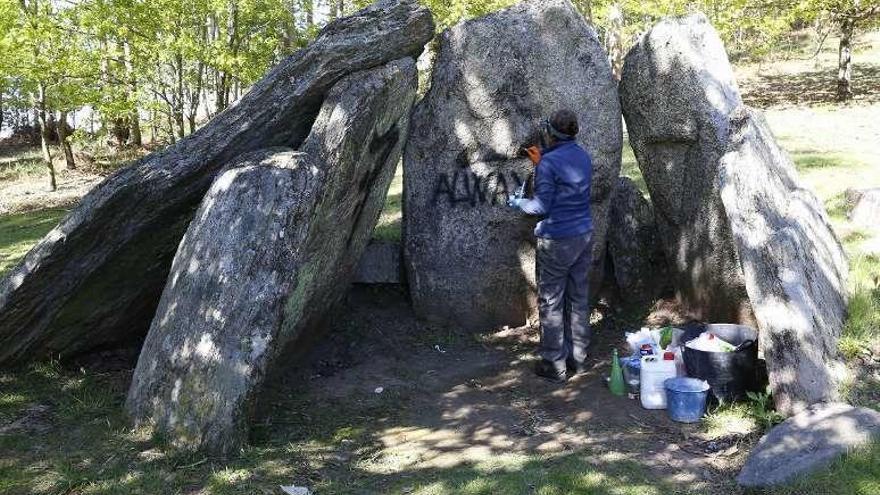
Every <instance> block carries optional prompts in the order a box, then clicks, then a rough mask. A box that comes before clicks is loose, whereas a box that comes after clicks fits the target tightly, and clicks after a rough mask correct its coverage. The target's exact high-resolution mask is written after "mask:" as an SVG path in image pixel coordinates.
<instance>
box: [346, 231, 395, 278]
mask: <svg viewBox="0 0 880 495" xmlns="http://www.w3.org/2000/svg"><path fill="white" fill-rule="evenodd" d="M402 263H403V260H402V259H401V256H400V243H399V242H391V241H376V240H374V241H370V243H369V244H367V248H366V249H365V250H364V254H363V256H361V260H360V262H359V263H358V267H357V272H356V273H355V277H354V282H355V283H357V284H366V285H375V284H399V283H400V282H401V273H402V272H403V265H402Z"/></svg>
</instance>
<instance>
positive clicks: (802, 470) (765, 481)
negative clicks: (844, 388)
mask: <svg viewBox="0 0 880 495" xmlns="http://www.w3.org/2000/svg"><path fill="white" fill-rule="evenodd" d="M878 438H880V413H878V412H877V411H874V410H872V409H867V408H864V407H858V408H857V407H853V406H850V405H849V404H841V403H825V404H816V405H814V406H812V407H810V408H809V409H807V410H805V411H803V412H801V413H799V414H797V415H795V416H792V417H790V418H788V419H787V420H785V421H784V422H782V423H781V424H779V425H777V426H775V427H773V429H771V430H770V431H769V432H768V433H767V434H766V435H764V436H763V437H762V438H761V440H760V441H758V444H757V445H756V446H755V448H754V449H752V452H751V453H750V454H749V457H748V459H747V460H746V464H745V466H743V468H742V470H741V471H740V473H739V476H737V478H736V481H737V483H739V484H740V485H741V486H744V487H748V488H763V487H770V486H776V485H781V484H785V483H790V482H792V481H795V480H797V479H798V478H800V477H803V476H806V475H809V474H810V473H813V472H815V471H818V470H820V469H822V468H824V467H827V466H828V465H829V464H831V463H832V462H833V461H834V460H836V459H838V458H840V457H841V456H842V455H844V454H846V453H848V452H850V451H852V450H853V449H856V448H859V447H863V446H865V445H867V444H868V443H869V442H871V441H873V440H877V439H878Z"/></svg>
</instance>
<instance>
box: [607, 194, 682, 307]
mask: <svg viewBox="0 0 880 495" xmlns="http://www.w3.org/2000/svg"><path fill="white" fill-rule="evenodd" d="M608 223H609V227H608V254H607V256H608V258H609V260H610V261H611V265H612V268H613V273H614V282H615V284H616V287H617V289H618V292H619V294H620V297H621V299H622V300H624V301H627V302H630V303H644V302H653V301H654V300H655V299H656V298H657V297H659V296H660V295H661V293H662V291H663V289H664V287H665V286H666V285H667V283H668V279H669V272H668V269H667V266H666V256H665V255H664V254H663V246H661V244H660V238H659V234H658V231H657V223H656V221H655V220H654V207H653V206H652V205H651V203H650V202H649V201H648V200H647V199H645V196H644V195H643V194H642V191H640V190H639V188H638V186H637V185H636V183H635V182H634V181H633V180H632V179H630V178H629V177H620V178H619V179H618V182H617V188H616V189H615V190H614V199H613V201H612V202H611V213H610V217H609V222H608Z"/></svg>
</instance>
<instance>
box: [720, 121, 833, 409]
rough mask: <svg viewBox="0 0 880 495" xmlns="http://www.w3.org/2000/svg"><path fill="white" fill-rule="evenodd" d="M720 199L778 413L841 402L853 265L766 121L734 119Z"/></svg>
mask: <svg viewBox="0 0 880 495" xmlns="http://www.w3.org/2000/svg"><path fill="white" fill-rule="evenodd" d="M729 132H730V136H729V140H728V147H727V150H726V152H725V154H724V155H723V156H722V157H721V161H720V169H721V175H720V185H721V198H722V202H723V204H724V211H725V213H726V217H727V221H728V222H729V223H730V227H731V229H732V231H733V238H734V241H735V248H736V253H737V255H738V257H739V260H740V265H741V266H742V273H743V276H744V278H745V285H746V290H747V292H748V295H749V301H750V302H751V306H752V309H753V310H754V312H755V318H756V319H757V320H758V327H759V329H760V332H759V334H758V339H759V347H760V349H761V350H762V351H763V353H764V359H765V360H766V361H767V372H768V375H769V378H770V387H771V388H772V390H773V399H774V401H775V402H776V407H777V409H779V410H781V411H785V412H788V413H790V412H795V411H798V410H800V409H802V408H803V407H805V406H806V405H809V404H813V403H816V402H822V401H829V400H834V399H836V398H837V394H836V390H837V386H838V384H837V381H838V380H839V379H841V378H842V377H843V375H842V373H843V364H842V363H841V362H840V361H839V360H838V357H837V356H838V350H837V346H838V340H839V338H840V332H841V331H842V329H843V325H844V323H845V321H846V311H847V285H846V280H847V274H848V269H849V267H848V264H847V260H846V256H845V255H844V252H843V248H842V247H841V245H840V243H839V242H838V240H837V237H836V236H835V234H834V231H833V229H832V227H831V224H830V222H829V221H828V217H827V215H826V213H825V209H824V207H823V206H822V203H821V202H820V201H819V200H818V199H817V198H816V195H815V194H813V192H812V191H811V190H809V189H806V188H805V186H804V185H803V184H802V183H801V182H800V180H799V178H798V176H797V172H796V171H795V168H794V164H793V163H792V161H791V159H790V158H789V157H788V155H787V154H786V153H785V151H783V150H782V149H781V148H780V147H779V146H778V145H777V144H776V140H775V139H774V138H773V134H772V133H771V132H770V128H769V127H768V125H767V122H766V121H765V120H764V117H763V116H762V115H761V114H760V113H759V112H757V111H755V110H752V109H749V108H747V107H740V108H738V109H737V110H736V111H735V112H733V114H732V115H731V118H730V127H729Z"/></svg>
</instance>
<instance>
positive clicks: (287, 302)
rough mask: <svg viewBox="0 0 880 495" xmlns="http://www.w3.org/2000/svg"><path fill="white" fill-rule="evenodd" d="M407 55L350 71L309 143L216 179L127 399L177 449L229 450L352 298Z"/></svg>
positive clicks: (389, 162)
mask: <svg viewBox="0 0 880 495" xmlns="http://www.w3.org/2000/svg"><path fill="white" fill-rule="evenodd" d="M416 84H417V76H416V69H415V61H414V60H413V59H411V58H407V59H403V60H401V61H397V62H392V63H389V64H387V65H386V66H384V67H381V68H377V69H373V70H370V71H366V72H361V73H356V74H354V75H352V76H349V77H347V78H345V79H343V80H342V81H340V82H339V83H337V84H336V86H334V88H333V90H332V91H331V92H330V94H329V95H328V96H327V100H326V101H325V103H324V106H323V109H322V110H321V113H320V114H319V116H318V118H317V120H316V122H315V125H314V127H313V128H312V132H311V134H310V135H309V137H308V138H307V139H306V141H305V143H304V144H303V146H302V148H301V150H300V151H301V152H294V151H293V150H290V149H286V148H273V149H268V150H263V151H257V152H254V153H251V154H248V155H245V156H243V157H241V158H240V159H239V160H237V161H236V162H234V163H232V164H231V165H230V166H229V168H228V170H226V171H225V172H223V173H221V174H220V175H219V177H218V178H217V180H215V181H214V184H213V186H212V187H211V189H210V190H209V191H208V194H207V196H206V197H205V200H204V201H203V202H202V205H201V207H200V208H199V210H198V211H197V212H196V216H195V219H194V220H193V222H192V224H190V227H189V230H188V231H187V233H186V235H185V236H184V238H183V241H182V242H181V244H180V248H179V249H178V252H177V255H176V256H175V258H174V263H173V265H172V268H171V276H170V278H169V279H168V283H167V285H166V286H165V291H164V292H163V294H162V299H161V301H160V303H159V309H158V311H157V313H156V317H155V318H154V319H153V323H152V325H151V327H150V332H149V334H148V335H147V340H146V342H145V343H144V347H143V350H142V351H141V356H140V359H139V361H138V365H137V369H136V370H135V372H134V377H133V380H132V385H131V389H130V391H129V395H128V403H127V406H128V409H129V411H130V412H131V414H132V416H133V417H134V418H135V420H136V421H137V422H139V423H151V424H153V425H154V427H155V428H156V430H157V431H158V432H160V433H161V434H162V435H163V436H164V437H166V438H168V439H170V440H171V441H172V442H173V443H174V444H175V445H176V446H178V447H180V448H187V449H206V450H211V451H218V452H224V453H225V452H230V451H231V450H233V449H235V448H237V447H238V446H240V445H241V444H242V442H243V441H244V440H245V439H246V435H247V420H248V417H249V409H250V405H251V403H252V399H253V398H254V396H255V394H256V393H257V391H258V390H259V387H260V384H261V382H262V380H263V377H264V376H265V375H266V373H267V371H268V370H269V369H270V367H271V366H272V363H273V361H274V359H275V358H276V357H277V356H278V355H279V354H280V352H281V351H282V350H283V349H284V348H285V346H287V345H289V344H291V343H295V342H296V339H297V338H298V337H300V336H302V335H303V333H304V332H306V331H311V330H313V329H314V327H315V323H316V322H317V321H318V320H319V319H321V318H322V317H323V316H324V314H325V312H326V311H327V310H328V309H330V308H331V307H332V306H333V305H334V304H335V303H336V302H338V301H339V299H340V298H341V297H342V296H343V295H344V294H345V292H346V288H347V287H348V285H349V283H350V282H351V279H352V277H353V275H354V272H355V268H356V266H357V262H358V260H359V259H360V257H361V253H362V252H363V250H364V247H365V246H366V244H367V242H368V241H369V239H370V236H371V234H372V232H373V227H374V226H375V224H376V221H377V220H378V218H379V213H380V212H381V210H382V207H383V205H384V202H385V195H386V194H387V191H388V186H389V185H390V184H391V180H392V178H393V177H394V171H395V168H396V165H397V162H398V160H399V159H400V155H401V152H402V149H403V143H404V142H405V141H406V134H407V129H408V123H409V112H410V109H411V106H412V103H413V100H414V99H415V94H416Z"/></svg>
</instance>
